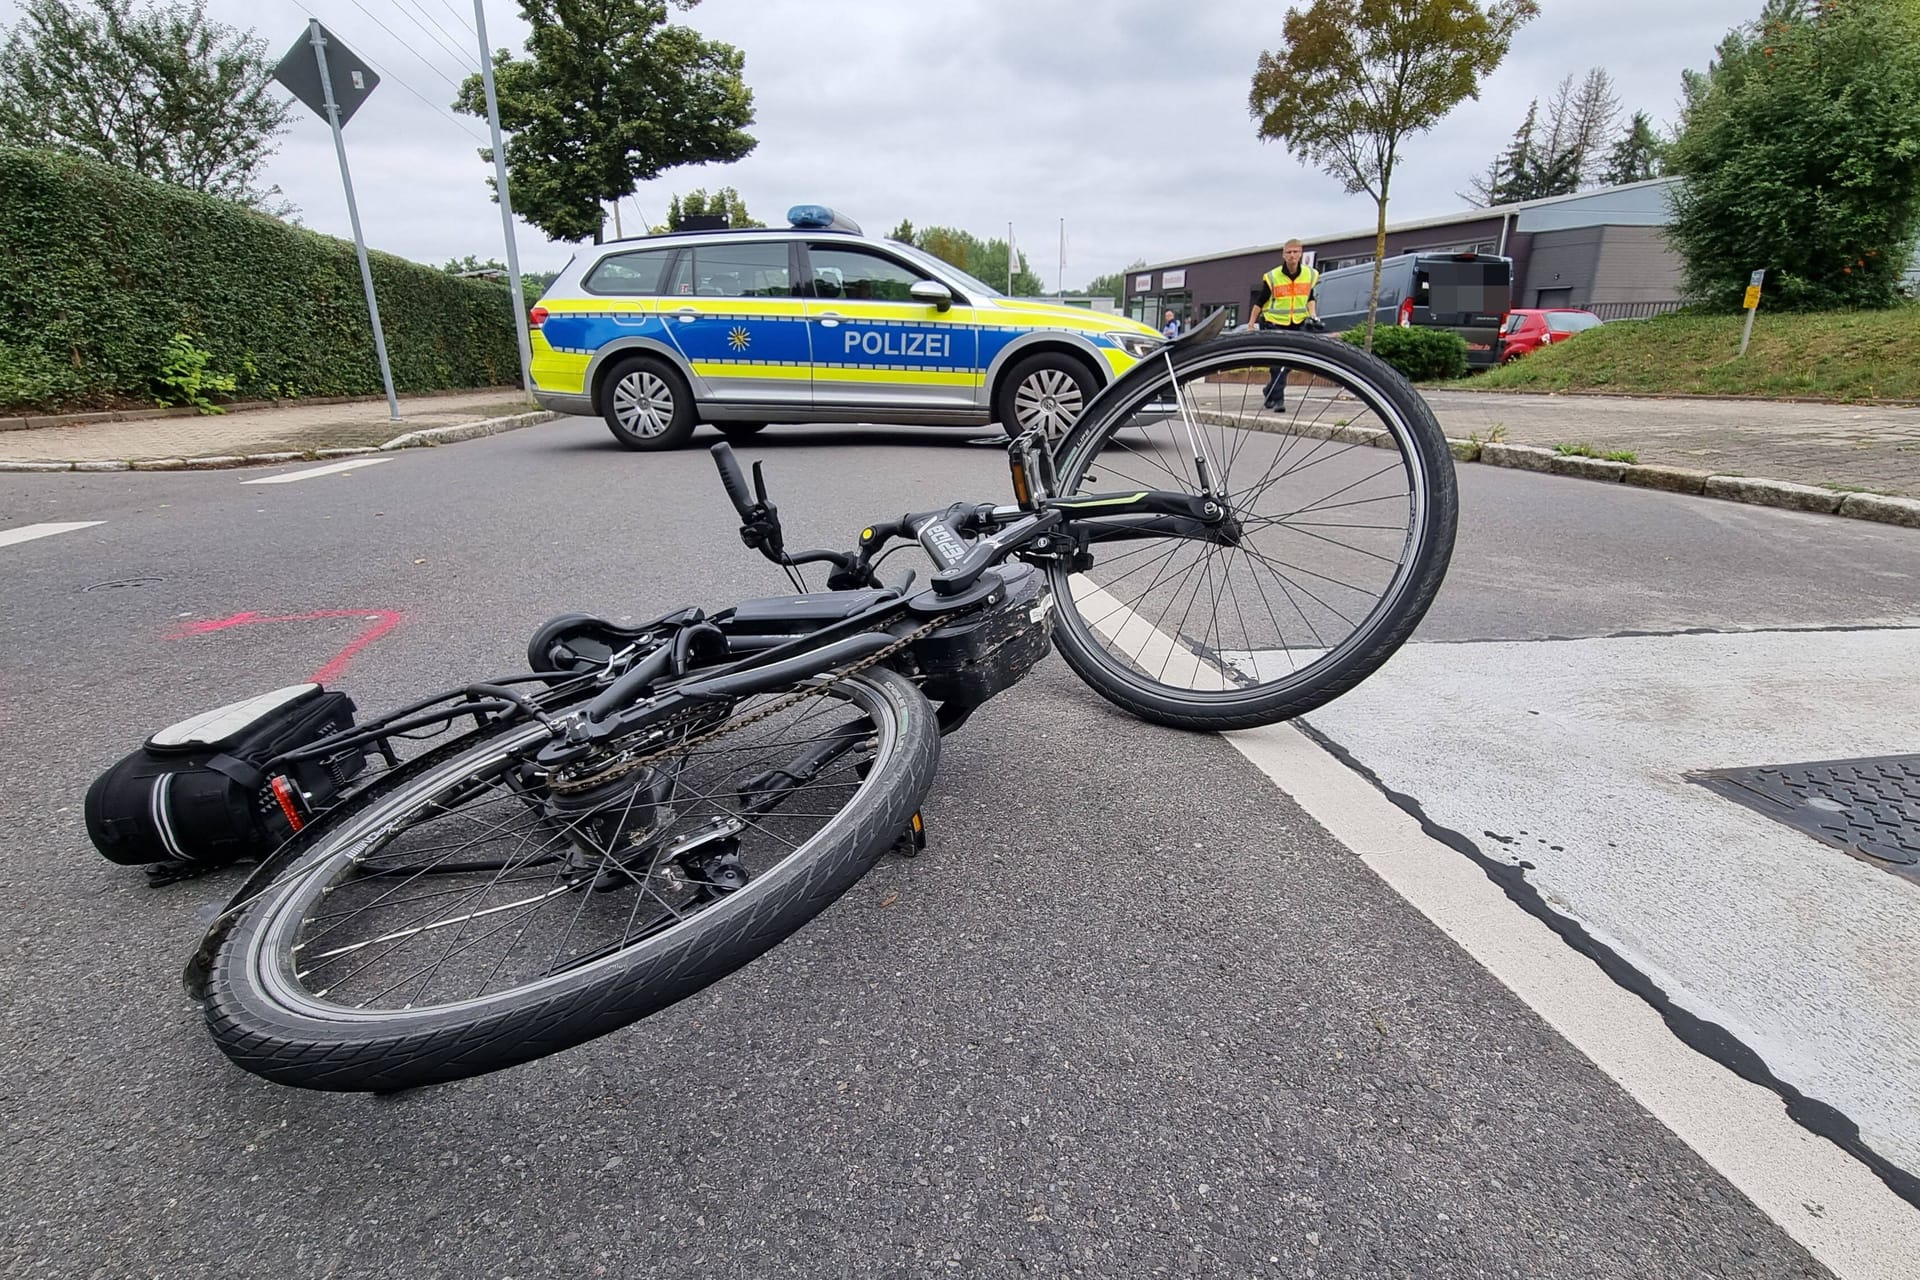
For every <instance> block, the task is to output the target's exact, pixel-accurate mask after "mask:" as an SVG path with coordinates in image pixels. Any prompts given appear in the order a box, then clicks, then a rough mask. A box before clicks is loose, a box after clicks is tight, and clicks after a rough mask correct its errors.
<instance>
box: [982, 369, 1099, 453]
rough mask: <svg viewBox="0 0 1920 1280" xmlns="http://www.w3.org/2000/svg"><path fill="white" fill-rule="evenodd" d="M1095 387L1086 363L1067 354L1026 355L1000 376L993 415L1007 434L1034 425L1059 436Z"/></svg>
mask: <svg viewBox="0 0 1920 1280" xmlns="http://www.w3.org/2000/svg"><path fill="white" fill-rule="evenodd" d="M1098 390H1099V386H1098V385H1097V384H1096V383H1095V381H1094V377H1093V371H1092V370H1090V369H1088V368H1087V366H1085V365H1084V364H1081V363H1080V362H1079V361H1078V360H1076V359H1074V358H1073V357H1072V356H1070V355H1064V354H1061V353H1057V352H1042V353H1041V354H1040V355H1036V356H1028V357H1027V358H1026V359H1025V360H1022V361H1021V362H1020V363H1019V364H1016V365H1015V366H1013V368H1012V369H1010V370H1008V372H1007V376H1006V377H1005V378H1002V379H1001V380H1000V390H999V392H998V394H997V396H996V397H995V402H994V417H995V418H996V419H997V420H998V421H999V423H1000V426H1001V428H1002V429H1003V430H1005V431H1006V433H1007V435H1008V436H1010V437H1018V436H1020V435H1023V434H1025V433H1026V432H1028V431H1031V430H1033V429H1034V428H1035V427H1038V428H1040V429H1041V431H1042V432H1044V433H1045V434H1046V437H1047V439H1049V440H1060V439H1063V438H1064V437H1065V436H1066V434H1067V432H1068V430H1069V429H1071V428H1072V426H1073V424H1074V423H1075V422H1076V421H1077V420H1078V419H1079V417H1080V414H1081V411H1082V410H1084V409H1085V408H1086V407H1087V401H1089V400H1091V399H1093V394H1094V392H1096V391H1098Z"/></svg>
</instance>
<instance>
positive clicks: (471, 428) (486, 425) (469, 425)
mask: <svg viewBox="0 0 1920 1280" xmlns="http://www.w3.org/2000/svg"><path fill="white" fill-rule="evenodd" d="M559 416H560V415H559V414H557V413H554V412H553V411H552V410H550V409H535V410H533V411H532V412H529V413H516V414H511V415H509V416H508V417H505V418H488V419H486V420H484V421H481V422H463V423H460V424H459V425H457V426H452V427H428V428H426V429H425V430H423V431H409V432H407V433H406V434H405V435H403V436H395V437H394V438H393V439H391V440H389V441H387V442H386V443H385V444H383V445H381V446H380V447H381V449H383V450H384V449H419V448H427V447H431V446H433V445H436V444H452V443H454V442H455V441H458V440H474V439H477V438H479V437H480V436H490V435H494V434H497V433H498V432H501V431H518V430H519V429H520V428H521V427H535V426H539V425H540V424H541V423H543V422H552V421H553V420H554V419H555V418H557V417H559Z"/></svg>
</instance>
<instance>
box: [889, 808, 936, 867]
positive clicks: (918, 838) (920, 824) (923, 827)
mask: <svg viewBox="0 0 1920 1280" xmlns="http://www.w3.org/2000/svg"><path fill="white" fill-rule="evenodd" d="M926 847H927V824H926V820H925V819H923V818H922V817H921V816H920V811H919V810H918V809H915V810H914V811H913V816H912V817H911V818H909V819H907V829H906V830H905V831H902V832H901V833H900V838H899V839H897V840H895V841H894V842H893V848H892V849H890V850H889V851H888V852H890V853H897V854H899V855H900V856H901V857H903V858H917V857H919V856H920V851H921V850H922V849H924V848H926Z"/></svg>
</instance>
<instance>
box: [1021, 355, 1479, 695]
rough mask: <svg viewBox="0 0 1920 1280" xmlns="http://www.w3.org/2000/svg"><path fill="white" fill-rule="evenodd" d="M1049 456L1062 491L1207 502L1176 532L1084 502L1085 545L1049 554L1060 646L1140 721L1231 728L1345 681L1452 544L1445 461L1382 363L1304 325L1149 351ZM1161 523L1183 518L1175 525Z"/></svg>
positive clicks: (1409, 607)
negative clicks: (1202, 518) (1221, 511)
mask: <svg viewBox="0 0 1920 1280" xmlns="http://www.w3.org/2000/svg"><path fill="white" fill-rule="evenodd" d="M1149 360H1150V361H1152V362H1157V366H1156V367H1157V370H1158V373H1159V376H1157V377H1156V376H1154V374H1153V373H1151V372H1147V371H1142V375H1141V376H1139V377H1137V378H1136V377H1133V376H1129V377H1128V378H1127V379H1124V380H1123V381H1122V382H1121V383H1119V384H1116V385H1115V386H1114V388H1112V393H1113V399H1112V400H1111V401H1110V402H1109V403H1106V404H1104V405H1101V404H1096V405H1095V406H1093V407H1092V408H1091V409H1090V410H1089V412H1088V413H1087V415H1086V416H1085V417H1083V418H1082V419H1081V420H1080V422H1079V423H1078V424H1077V425H1076V426H1075V428H1074V430H1073V432H1072V434H1071V435H1069V436H1068V438H1067V439H1066V441H1065V442H1064V444H1063V446H1062V447H1061V450H1060V455H1059V472H1060V492H1061V495H1062V496H1063V497H1066V498H1068V499H1071V498H1073V497H1084V496H1089V495H1092V494H1099V493H1105V494H1114V493H1121V492H1127V491H1136V490H1139V489H1160V490H1174V491H1179V492H1185V493H1192V494H1196V495H1205V496H1208V497H1211V498H1213V499H1214V500H1215V501H1217V502H1218V503H1219V504H1220V505H1221V506H1223V507H1224V508H1226V511H1227V519H1226V520H1224V521H1223V522H1222V523H1220V524H1219V525H1218V526H1214V527H1206V528H1202V527H1201V526H1199V525H1197V524H1195V525H1191V526H1189V527H1187V528H1185V529H1175V528H1172V527H1170V525H1169V522H1166V521H1158V522H1155V521H1151V520H1149V521H1142V520H1139V519H1137V518H1129V517H1125V516H1121V517H1113V518H1107V519H1103V518H1102V517H1100V516H1098V515H1097V514H1094V513H1095V512H1096V511H1097V508H1086V509H1084V511H1083V513H1081V514H1080V515H1078V516H1077V517H1076V519H1075V521H1074V525H1075V526H1076V528H1078V529H1080V530H1084V531H1085V532H1086V534H1087V536H1088V541H1087V543H1086V546H1085V554H1084V555H1083V556H1082V557H1081V559H1080V560H1079V562H1078V563H1077V564H1074V565H1069V564H1067V563H1066V562H1064V561H1055V562H1053V563H1052V565H1051V566H1050V573H1051V575H1052V578H1053V587H1054V597H1055V599H1056V601H1057V602H1058V604H1059V609H1060V618H1059V625H1058V626H1057V627H1056V628H1055V631H1054V640H1055V643H1056V645H1057V646H1058V648H1059V650H1060V653H1061V655H1062V656H1063V657H1064V658H1065V659H1066V660H1067V662H1068V664H1069V665H1071V666H1072V667H1073V669H1074V671H1075V672H1076V673H1078V674H1079V676H1080V677H1081V678H1082V679H1083V680H1085V681H1086V683H1087V684H1088V685H1090V686H1091V687H1092V688H1093V689H1095V690H1096V691H1098V692H1099V693H1100V694H1101V695H1103V696H1104V697H1106V698H1108V699H1109V700H1110V701H1112V702H1114V703H1115V704H1116V705H1118V706H1121V707H1124V708H1125V709H1126V710H1128V711H1130V712H1132V713H1133V714H1134V715H1137V716H1140V717H1141V718H1143V719H1146V720H1151V721H1154V722H1156V723H1159V724H1165V725H1171V726H1174V727H1177V728H1187V729H1207V730H1216V729H1242V728H1249V727H1252V726H1254V725H1261V724H1271V723H1273V722H1275V721H1278V720H1285V719H1288V718H1290V717H1292V716H1297V715H1300V714H1301V713H1303V712H1306V711H1310V710H1312V709H1313V708H1315V707H1318V706H1320V705H1322V704H1323V703H1325V702H1327V701H1328V700H1329V699H1332V698H1334V697H1337V696H1338V695H1340V694H1341V693H1344V692H1346V691H1347V690H1348V689H1351V688H1352V687H1353V686H1354V685H1356V684H1358V683H1359V682H1360V681H1361V680H1363V679H1365V678H1366V677H1367V676H1368V675H1369V674H1371V673H1372V672H1373V671H1374V670H1375V669H1376V668H1378V667H1379V666H1380V664H1381V663H1383V662H1385V661H1386V659H1387V658H1388V657H1389V656H1390V655H1391V654H1392V653H1393V652H1394V650H1395V649H1397V648H1399V646H1400V645H1401V644H1402V643H1404V642H1405V640H1406V638H1407V637H1408V635H1410V634H1411V633H1412V631H1413V629H1414V627H1415V626H1416V625H1417V624H1418V623H1419V621H1420V619H1421V617H1422V616H1423V615H1424V614H1425V613H1426V611H1427V608H1428V606H1429V605H1431V604H1432V603H1433V599H1434V596H1435V594H1436V593H1437V592H1438V591H1439V589H1440V582H1441V579H1442V578H1443V577H1444V576H1445V574H1446V568H1447V562H1448V560H1449V558H1450V557H1451V555H1452V552H1453V538H1454V527H1455V523H1456V521H1457V519H1458V497H1457V491H1456V489H1455V484H1454V474H1453V458H1452V454H1451V453H1450V452H1449V450H1448V446H1447V442H1446V438H1445V436H1443V435H1442V434H1441V431H1440V426H1439V424H1438V422H1436V421H1435V420H1434V417H1433V413H1432V411H1431V410H1430V409H1429V408H1428V407H1427V405H1426V403H1425V402H1424V401H1423V400H1421V398H1420V396H1419V394H1418V393H1417V392H1416V391H1415V390H1414V389H1413V387H1412V386H1411V385H1410V384H1409V383H1408V382H1407V381H1406V379H1404V378H1403V377H1401V376H1400V374H1398V373H1397V372H1395V371H1394V370H1393V369H1392V368H1391V367H1389V366H1388V365H1387V364H1385V363H1384V362H1382V361H1380V360H1378V359H1375V358H1374V357H1373V356H1371V355H1368V354H1367V353H1365V352H1363V351H1360V350H1358V349H1357V348H1354V347H1351V346H1348V345H1346V344H1345V343H1341V342H1335V341H1330V340H1327V339H1324V338H1315V337H1309V336H1304V335H1298V334H1291V333H1282V332H1270V331H1268V332H1258V333H1251V334H1236V335H1232V336H1229V337H1225V338H1220V339H1216V340H1214V341H1211V342H1205V343H1200V344H1198V345H1196V346H1193V347H1188V348H1181V347H1177V346H1176V347H1173V348H1169V349H1167V350H1165V351H1162V352H1160V353H1159V354H1157V355H1154V356H1151V357H1149ZM1176 523H1177V522H1176Z"/></svg>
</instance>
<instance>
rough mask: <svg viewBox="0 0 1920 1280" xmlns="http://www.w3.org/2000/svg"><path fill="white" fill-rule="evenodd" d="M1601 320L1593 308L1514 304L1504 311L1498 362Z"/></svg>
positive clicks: (1600, 322)
mask: <svg viewBox="0 0 1920 1280" xmlns="http://www.w3.org/2000/svg"><path fill="white" fill-rule="evenodd" d="M1603 323H1605V322H1604V321H1603V320H1601V319H1600V317H1599V316H1597V315H1595V314H1593V312H1591V311H1578V310H1575V309H1573V308H1571V307H1549V308H1545V309H1542V308H1538V307H1516V308H1514V309H1513V310H1512V311H1510V312H1508V313H1507V323H1506V327H1505V328H1503V329H1501V330H1500V363H1501V364H1506V363H1507V362H1508V361H1509V360H1518V359H1519V358H1520V357H1521V356H1524V355H1526V354H1527V353H1528V352H1531V351H1536V350H1538V349H1539V348H1541V347H1544V346H1548V345H1550V344H1551V343H1555V342H1565V341H1566V340H1567V339H1568V338H1571V337H1572V336H1573V335H1574V334H1576V333H1579V332H1580V331H1581V330H1582V329H1598V328H1599V327H1600V326H1601V325H1602V324H1603Z"/></svg>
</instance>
